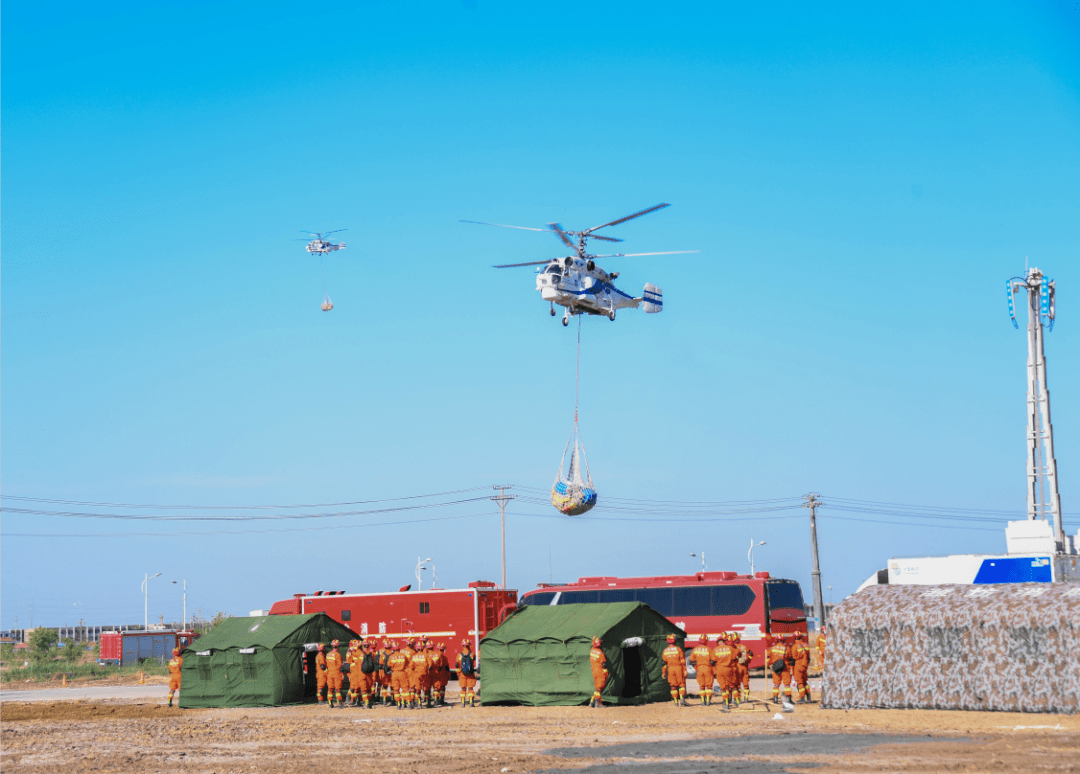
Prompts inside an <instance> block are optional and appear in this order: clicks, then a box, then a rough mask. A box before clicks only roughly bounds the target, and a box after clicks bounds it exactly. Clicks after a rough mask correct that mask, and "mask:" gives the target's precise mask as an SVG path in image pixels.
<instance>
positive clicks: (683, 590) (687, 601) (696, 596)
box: [671, 586, 713, 618]
mask: <svg viewBox="0 0 1080 774" xmlns="http://www.w3.org/2000/svg"><path fill="white" fill-rule="evenodd" d="M672 591H673V592H675V595H674V596H675V603H674V606H673V608H674V609H673V611H672V613H671V614H672V615H673V616H675V617H676V618H681V617H682V616H684V615H712V614H713V612H712V596H713V594H712V592H713V590H712V587H711V586H677V587H675V588H673V589H672Z"/></svg>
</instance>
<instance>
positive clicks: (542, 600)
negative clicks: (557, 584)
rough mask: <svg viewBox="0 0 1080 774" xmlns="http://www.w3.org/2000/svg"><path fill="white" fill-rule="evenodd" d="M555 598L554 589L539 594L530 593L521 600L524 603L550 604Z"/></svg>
mask: <svg viewBox="0 0 1080 774" xmlns="http://www.w3.org/2000/svg"><path fill="white" fill-rule="evenodd" d="M554 598H555V592H554V591H544V592H541V593H539V594H530V595H529V596H527V597H525V598H524V599H523V600H521V604H523V605H550V604H551V600H553V599H554Z"/></svg>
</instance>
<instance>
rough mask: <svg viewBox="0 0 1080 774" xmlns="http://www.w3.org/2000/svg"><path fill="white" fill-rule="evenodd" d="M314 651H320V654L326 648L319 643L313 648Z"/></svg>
mask: <svg viewBox="0 0 1080 774" xmlns="http://www.w3.org/2000/svg"><path fill="white" fill-rule="evenodd" d="M315 650H318V651H320V652H321V651H324V650H326V646H325V645H323V644H322V643H321V642H320V643H319V644H318V645H316V646H315Z"/></svg>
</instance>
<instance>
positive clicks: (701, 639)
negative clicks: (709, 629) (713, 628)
mask: <svg viewBox="0 0 1080 774" xmlns="http://www.w3.org/2000/svg"><path fill="white" fill-rule="evenodd" d="M708 641H709V635H707V634H705V633H702V634H701V636H700V637H698V642H700V643H701V644H702V645H704V644H705V643H707V642H708Z"/></svg>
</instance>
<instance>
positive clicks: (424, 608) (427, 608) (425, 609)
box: [420, 602, 431, 613]
mask: <svg viewBox="0 0 1080 774" xmlns="http://www.w3.org/2000/svg"><path fill="white" fill-rule="evenodd" d="M420 612H421V613H430V612H431V603H430V602H421V603H420Z"/></svg>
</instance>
